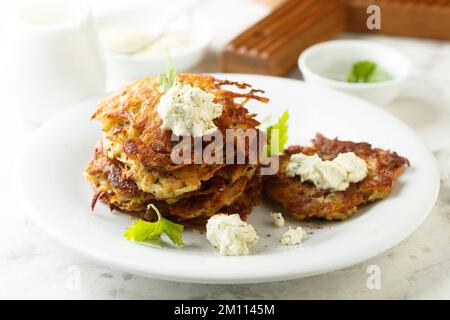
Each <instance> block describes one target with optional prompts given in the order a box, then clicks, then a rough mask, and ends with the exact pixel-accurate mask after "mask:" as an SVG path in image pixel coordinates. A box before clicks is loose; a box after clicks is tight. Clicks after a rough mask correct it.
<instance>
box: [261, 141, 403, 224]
mask: <svg viewBox="0 0 450 320" xmlns="http://www.w3.org/2000/svg"><path fill="white" fill-rule="evenodd" d="M312 142H313V146H311V147H302V146H291V147H289V148H288V149H287V150H286V151H285V153H284V154H283V155H282V156H280V167H279V172H278V174H277V175H275V176H264V177H263V192H264V194H265V195H267V196H268V197H269V198H271V199H273V200H275V201H276V202H278V203H280V204H281V205H283V207H284V208H285V209H286V210H287V211H288V212H289V213H290V214H292V216H294V217H295V218H297V219H308V218H325V219H327V220H345V219H347V218H348V217H350V216H351V215H353V214H354V213H355V212H356V211H357V210H358V208H359V207H361V206H363V205H365V204H368V203H370V202H373V201H376V200H379V199H384V198H386V197H387V196H388V195H389V193H390V192H391V190H392V188H393V186H394V183H395V181H396V179H397V177H398V176H399V175H400V174H401V173H402V172H403V171H404V169H405V166H406V165H408V166H409V162H408V160H407V159H406V158H403V157H401V156H399V155H397V153H395V152H392V151H389V150H382V149H378V148H372V146H371V145H370V144H368V143H365V142H360V143H355V142H351V141H339V140H337V139H335V140H331V139H327V138H325V137H324V136H323V135H321V134H317V135H316V137H315V139H313V140H312ZM344 152H354V153H355V154H356V155H357V156H359V157H360V158H362V159H364V160H365V161H366V163H367V166H368V170H369V172H368V175H367V177H366V178H365V179H364V180H362V181H360V182H358V183H352V184H350V186H349V188H348V189H347V190H345V191H338V192H331V191H326V190H320V189H318V188H317V187H315V185H314V184H313V183H311V182H309V181H305V182H301V180H300V178H299V177H287V176H286V174H285V170H286V167H287V165H288V163H289V159H290V156H291V155H292V154H295V153H303V154H306V155H313V154H315V153H317V154H318V155H319V156H320V157H321V158H322V159H323V160H332V159H334V158H335V157H336V156H337V155H338V154H339V153H344Z"/></svg>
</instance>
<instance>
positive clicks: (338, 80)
mask: <svg viewBox="0 0 450 320" xmlns="http://www.w3.org/2000/svg"><path fill="white" fill-rule="evenodd" d="M363 60H370V61H373V62H375V63H376V64H378V65H379V66H380V67H381V68H382V69H383V70H385V71H386V72H388V73H389V74H391V75H392V76H393V77H394V78H393V79H392V80H387V81H382V82H376V83H349V82H346V78H347V74H348V72H349V71H350V70H351V68H352V65H353V64H354V63H356V62H359V61H363ZM298 66H299V68H300V71H301V72H302V74H303V78H304V79H305V81H309V82H313V83H316V84H320V85H325V86H328V87H331V88H335V89H338V90H341V91H344V92H347V93H350V94H353V95H355V96H358V97H361V98H363V99H365V100H368V101H370V102H372V103H374V104H378V105H381V106H383V105H386V104H388V103H389V102H391V101H392V100H394V99H395V98H396V96H397V95H398V93H399V92H400V90H401V88H402V85H403V84H404V82H405V80H406V78H407V77H408V75H409V73H410V70H411V64H410V62H409V59H408V58H407V57H406V56H405V55H403V54H402V53H400V52H399V51H397V50H394V49H392V48H389V47H386V46H384V45H381V44H378V43H375V42H370V41H364V40H333V41H326V42H322V43H319V44H316V45H314V46H311V47H309V48H308V49H306V50H305V51H303V52H302V54H301V55H300V57H299V58H298Z"/></svg>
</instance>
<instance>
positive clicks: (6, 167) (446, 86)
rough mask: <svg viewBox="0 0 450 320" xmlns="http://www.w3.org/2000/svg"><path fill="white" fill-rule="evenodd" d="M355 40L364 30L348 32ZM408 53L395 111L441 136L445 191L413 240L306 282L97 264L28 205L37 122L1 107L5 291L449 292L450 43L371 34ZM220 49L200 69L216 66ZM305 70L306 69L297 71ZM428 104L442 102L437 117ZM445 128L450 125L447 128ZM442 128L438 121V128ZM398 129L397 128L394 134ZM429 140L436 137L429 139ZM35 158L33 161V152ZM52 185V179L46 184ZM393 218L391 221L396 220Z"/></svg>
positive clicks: (1, 282) (162, 294)
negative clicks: (196, 276)
mask: <svg viewBox="0 0 450 320" xmlns="http://www.w3.org/2000/svg"><path fill="white" fill-rule="evenodd" d="M347 37H360V36H359V35H347ZM370 38H371V39H373V40H375V41H382V42H385V43H387V44H389V45H392V46H395V47H398V48H400V49H402V50H404V52H405V53H407V54H408V56H409V57H410V58H411V59H412V61H413V62H414V73H413V75H412V77H411V79H410V81H409V83H408V86H407V88H405V91H404V93H403V95H402V97H401V98H400V99H399V100H398V101H396V102H394V103H393V104H392V105H391V106H389V107H388V109H389V110H390V111H391V112H393V113H395V114H397V115H398V116H400V117H401V118H402V119H403V120H405V121H406V122H408V123H409V124H410V125H412V126H413V127H414V128H416V129H417V131H418V132H419V133H420V135H421V136H422V137H423V138H424V140H425V141H429V140H436V141H437V143H435V144H434V145H433V147H434V148H438V149H440V151H436V152H435V155H436V157H437V159H438V162H439V165H440V168H441V174H442V176H441V181H442V183H441V192H440V195H439V199H438V201H437V203H436V205H435V207H434V209H433V211H432V213H431V214H430V216H429V217H428V219H427V220H426V221H425V222H424V223H423V224H422V225H421V226H420V227H419V228H418V229H417V231H416V232H415V233H414V234H413V235H412V236H410V237H409V238H408V239H406V240H405V241H403V242H402V243H400V244H399V245H397V246H396V247H394V248H393V249H391V250H389V251H388V252H386V253H384V254H382V255H380V256H378V257H376V258H373V259H371V260H369V261H366V262H364V263H362V264H359V265H356V266H353V267H350V268H347V269H344V270H341V271H337V272H333V273H329V274H325V275H319V276H314V277H310V278H306V279H298V280H292V281H285V282H277V283H267V284H254V285H226V286H225V285H198V284H184V283H175V282H167V281H160V280H153V279H147V278H142V277H139V276H135V275H132V274H128V273H123V272H120V271H116V270H113V269H110V268H108V267H104V266H102V265H99V264H97V263H95V262H92V261H89V260H87V259H85V258H83V257H82V256H80V255H79V254H77V253H74V252H72V251H71V250H69V249H67V248H66V247H64V246H63V245H61V244H59V243H57V242H55V241H53V239H51V238H49V237H48V236H47V235H46V234H44V233H43V232H42V231H41V230H39V229H38V228H37V227H36V226H34V225H33V224H32V223H31V222H30V221H29V220H28V219H27V217H26V215H25V213H24V212H23V211H22V210H21V209H20V199H16V198H15V196H14V194H13V191H12V182H11V181H12V170H10V168H11V165H12V163H11V161H12V160H11V159H14V158H15V157H16V156H17V153H18V152H19V151H20V148H21V146H22V142H23V141H25V140H26V138H27V136H28V134H32V132H33V131H34V130H35V128H34V127H32V126H29V125H27V124H25V123H23V122H22V121H21V120H20V118H19V117H18V115H17V110H11V109H10V108H8V106H7V105H4V104H3V105H0V119H2V126H0V137H1V138H2V139H1V141H2V150H3V152H2V156H0V166H1V168H2V170H0V181H1V182H2V183H1V184H0V200H1V204H2V206H1V210H0V212H1V214H2V224H1V225H2V232H0V298H8V299H9V298H31V299H35V298H44V299H47V298H56V299H72V298H75V299H79V298H82V299H86V298H87V299H102V298H106V299H164V298H167V299H195V298H200V299H203V298H207V299H228V298H230V299H283V298H284V299H306V298H309V299H311V298H313V299H315V298H324V299H330V298H344V299H352V298H368V299H377V298H388V299H393V298H447V299H449V298H450V251H449V250H448V248H449V246H450V144H449V140H450V139H449V138H450V136H449V135H446V134H445V132H446V131H445V130H446V129H448V127H450V120H448V119H449V114H450V43H448V42H447V43H446V42H439V41H429V40H416V39H402V38H394V37H370ZM215 68H216V60H215V56H214V55H213V54H211V55H210V56H209V57H208V59H207V60H206V62H205V64H204V65H202V66H199V67H198V68H196V70H200V71H216V70H215ZM292 76H293V77H298V72H295V71H294V72H293V74H292ZM427 108H432V110H435V109H436V108H439V109H440V110H441V111H440V112H441V114H440V115H439V116H438V117H434V116H430V115H429V113H430V112H429V111H428V109H427ZM442 126H444V129H442ZM433 128H437V129H436V130H433ZM393 134H395V133H393ZM427 139H429V140H427ZM30 161H32V159H30ZM43 187H45V181H44V182H43ZM387 223H388V221H387ZM370 265H376V266H378V267H379V268H380V271H381V288H380V289H373V290H369V289H368V288H367V285H366V281H367V278H368V274H367V267H368V266H370Z"/></svg>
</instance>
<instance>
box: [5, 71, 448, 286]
mask: <svg viewBox="0 0 450 320" xmlns="http://www.w3.org/2000/svg"><path fill="white" fill-rule="evenodd" d="M211 74H212V75H214V76H217V77H223V76H226V77H236V78H238V77H239V78H242V77H250V78H252V77H253V78H255V77H256V78H263V79H266V80H269V81H288V82H295V83H297V84H300V85H304V86H310V87H316V88H319V89H320V90H324V91H330V92H333V94H335V95H336V94H338V95H343V96H347V98H351V99H354V100H355V101H357V102H358V103H359V104H365V105H366V107H367V108H372V109H377V112H380V113H382V114H383V115H384V116H386V117H389V118H391V119H392V120H394V122H396V123H397V125H400V126H402V127H403V129H405V130H406V131H409V134H410V135H411V136H414V138H415V140H416V143H415V145H417V146H418V147H420V148H421V149H422V151H424V152H425V153H426V157H427V158H428V161H427V162H428V163H429V164H430V165H431V167H430V168H428V169H429V174H430V175H431V178H430V181H432V180H434V186H431V185H430V187H433V190H432V194H433V197H432V199H431V197H430V200H429V202H428V204H427V205H426V206H425V207H426V208H425V209H424V213H423V214H422V215H421V217H420V219H416V220H415V223H412V224H411V225H410V226H409V228H403V229H401V231H400V232H397V233H395V234H394V235H391V237H389V240H385V241H384V242H383V244H382V245H379V246H378V247H377V249H376V250H375V249H374V250H371V251H370V250H369V251H370V253H367V252H362V253H359V255H356V257H353V259H344V260H345V261H343V262H340V263H335V264H334V265H332V266H331V267H330V266H323V267H322V266H321V267H319V268H317V269H316V270H315V271H314V272H295V271H291V272H270V273H269V274H268V272H267V270H266V271H265V272H263V273H262V274H258V273H256V272H255V273H253V274H252V275H251V276H248V275H247V276H245V275H243V276H242V275H236V274H231V275H230V276H228V277H227V276H226V275H223V276H221V277H214V276H211V275H205V274H202V276H198V275H197V276H195V275H193V274H192V273H186V274H178V273H174V272H173V270H171V271H167V270H163V271H161V270H159V271H158V272H155V270H149V269H147V268H143V265H138V264H134V263H130V262H128V261H124V260H121V259H120V258H117V257H114V256H112V255H109V254H106V255H105V254H103V253H102V252H99V250H98V249H91V248H90V247H89V246H86V245H85V244H83V242H82V241H79V240H77V239H72V238H71V237H67V236H65V235H64V233H63V232H60V231H59V230H55V228H53V227H52V226H51V223H49V221H45V218H43V217H42V216H41V215H40V214H39V212H38V210H37V209H35V208H34V207H33V205H32V204H31V203H30V201H29V200H28V198H27V197H25V195H26V192H25V191H24V188H23V185H22V182H21V179H20V176H21V175H20V168H21V167H22V166H23V165H24V161H25V159H24V154H25V150H26V145H28V144H31V143H32V142H33V141H34V139H36V137H38V136H39V134H40V133H41V132H43V131H44V130H45V128H46V127H47V126H50V125H51V123H53V122H57V121H58V119H59V118H63V117H64V116H65V114H66V113H69V112H70V110H74V109H76V108H77V107H78V106H80V105H82V104H86V103H90V102H91V101H93V100H94V99H99V98H100V96H95V97H91V98H88V99H85V100H83V101H81V102H79V103H77V104H75V105H73V106H71V107H69V108H67V109H66V110H64V111H63V112H61V113H60V114H58V115H56V116H55V117H53V118H52V119H51V120H49V121H48V122H47V123H46V124H44V125H43V126H41V127H39V128H38V129H37V130H36V131H35V132H33V133H32V134H31V135H30V136H29V137H28V138H27V141H26V143H25V147H24V148H23V149H22V150H21V151H20V153H19V155H18V158H17V159H18V160H17V161H16V162H15V164H14V169H13V170H14V172H13V188H14V190H15V192H16V193H17V194H18V195H19V199H23V201H21V206H22V207H23V209H24V211H25V212H26V213H27V214H28V216H29V218H30V220H31V221H32V222H33V223H35V224H36V225H37V226H38V227H39V228H41V229H42V230H44V231H45V232H46V233H48V234H49V235H50V236H51V237H52V238H54V239H56V240H57V241H59V242H61V243H63V244H64V245H66V246H67V247H69V248H71V249H72V250H74V251H76V252H78V253H79V254H81V255H82V256H84V257H87V258H89V259H92V260H94V261H98V262H100V263H101V264H103V265H107V266H110V267H113V268H116V269H119V270H122V271H126V272H130V273H134V274H138V275H141V276H145V277H150V278H154V279H161V280H170V281H178V282H187V283H209V284H245V283H265V282H273V281H281V280H288V279H295V278H303V277H309V276H313V275H317V274H322V273H328V272H332V271H336V270H340V269H342V268H346V267H349V266H352V265H355V264H358V263H361V262H363V261H366V260H368V259H370V258H372V257H375V256H377V255H379V254H381V253H383V252H385V251H386V250H388V249H390V248H392V247H394V246H396V245H397V244H398V243H400V242H401V241H402V240H404V239H406V238H407V237H409V236H410V235H411V234H412V233H413V232H414V231H415V230H416V229H417V228H418V227H419V226H420V225H421V224H422V222H423V221H424V220H425V219H426V218H427V217H428V215H429V214H430V213H431V211H432V208H433V207H434V205H435V203H436V200H437V197H438V193H439V190H440V175H439V169H438V166H437V163H436V160H435V158H434V156H433V155H432V153H431V151H430V150H429V149H428V148H427V147H426V146H425V145H424V143H423V142H422V141H421V140H420V139H419V138H418V137H417V135H416V134H415V132H414V131H413V130H412V129H411V128H410V127H409V126H407V125H406V124H405V123H403V122H402V121H401V120H400V119H398V118H396V117H395V116H393V115H391V114H389V113H388V112H386V111H384V110H382V109H380V108H379V107H377V106H375V105H373V104H371V103H369V102H367V101H364V100H361V99H359V98H357V97H354V96H351V95H349V94H346V93H343V92H340V91H337V90H333V89H330V88H325V87H321V86H317V85H314V84H310V83H306V82H304V81H301V80H294V79H287V78H281V77H274V76H262V75H254V74H240V73H226V74H225V73H211ZM249 82H250V81H249ZM106 94H107V93H105V94H104V95H102V97H104V96H105V95H106ZM72 112H73V111H72ZM49 124H50V125H49ZM250 257H257V256H250ZM223 258H225V259H233V258H235V257H223ZM245 258H246V257H237V259H245ZM348 260H351V261H348Z"/></svg>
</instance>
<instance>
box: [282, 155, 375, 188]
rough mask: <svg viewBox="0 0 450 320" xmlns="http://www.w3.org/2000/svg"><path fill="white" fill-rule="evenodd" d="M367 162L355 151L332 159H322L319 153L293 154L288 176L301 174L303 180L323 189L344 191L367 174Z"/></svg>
mask: <svg viewBox="0 0 450 320" xmlns="http://www.w3.org/2000/svg"><path fill="white" fill-rule="evenodd" d="M367 172H368V170H367V164H366V162H365V161H364V160H363V159H361V158H360V157H358V156H357V155H356V154H355V153H353V152H346V153H340V154H339V155H338V156H337V157H336V158H334V159H333V160H332V161H329V160H325V161H324V160H322V159H321V158H320V157H319V156H318V155H317V154H314V155H312V156H308V155H305V154H302V153H298V154H293V155H292V156H291V158H290V160H289V164H288V166H287V167H286V175H287V176H288V177H294V176H300V179H301V181H302V182H304V181H311V182H313V183H314V185H315V186H316V187H317V188H319V189H323V190H327V189H330V190H332V191H344V190H346V189H347V188H348V187H349V186H350V183H356V182H359V181H361V180H363V179H364V178H365V177H366V176H367Z"/></svg>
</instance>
